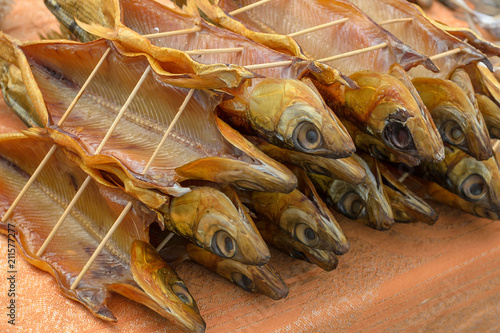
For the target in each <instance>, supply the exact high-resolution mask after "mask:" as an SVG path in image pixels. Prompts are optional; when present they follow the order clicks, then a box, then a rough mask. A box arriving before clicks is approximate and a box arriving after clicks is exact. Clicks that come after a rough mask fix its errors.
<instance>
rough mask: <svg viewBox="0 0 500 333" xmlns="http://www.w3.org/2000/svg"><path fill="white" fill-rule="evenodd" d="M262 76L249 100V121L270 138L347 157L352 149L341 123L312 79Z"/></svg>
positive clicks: (305, 149)
mask: <svg viewBox="0 0 500 333" xmlns="http://www.w3.org/2000/svg"><path fill="white" fill-rule="evenodd" d="M304 82H307V81H300V80H292V79H265V80H263V81H261V82H259V83H258V84H256V85H255V87H254V89H253V91H252V93H251V97H250V103H249V113H250V118H251V122H252V124H253V126H254V128H256V130H257V132H258V133H259V134H260V135H261V136H263V137H265V138H266V139H267V140H268V141H269V142H271V143H274V144H276V145H278V146H282V147H283V148H288V149H293V150H297V151H300V152H304V153H308V154H315V155H320V156H325V157H332V158H342V157H348V156H350V155H351V154H352V153H353V152H354V151H355V149H356V148H355V146H354V143H353V142H352V140H351V137H350V136H349V134H348V133H347V131H346V129H345V128H344V127H343V125H342V123H341V122H340V121H339V120H338V118H337V117H336V116H335V115H334V114H333V112H332V111H331V110H330V109H329V108H328V107H327V106H326V104H325V102H324V101H323V99H322V98H321V96H320V94H319V92H318V91H317V90H316V88H315V87H314V85H313V84H312V83H309V84H306V83H304Z"/></svg>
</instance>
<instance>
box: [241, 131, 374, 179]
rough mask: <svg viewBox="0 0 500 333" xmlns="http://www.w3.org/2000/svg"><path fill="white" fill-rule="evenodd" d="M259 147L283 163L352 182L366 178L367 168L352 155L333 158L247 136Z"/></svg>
mask: <svg viewBox="0 0 500 333" xmlns="http://www.w3.org/2000/svg"><path fill="white" fill-rule="evenodd" d="M247 139H248V140H249V141H250V142H251V143H253V144H254V145H255V146H256V147H257V148H259V149H260V150H262V151H263V152H264V153H266V154H267V155H268V156H270V157H272V158H274V159H275V160H277V161H279V162H281V163H289V164H293V165H296V166H298V167H300V168H302V169H304V170H306V171H308V172H311V173H317V174H320V175H324V176H328V177H335V178H337V179H342V180H345V181H346V182H349V183H352V184H359V183H361V182H362V181H363V179H364V178H365V176H366V174H365V170H364V169H363V168H362V167H361V166H360V165H359V164H358V163H357V162H356V161H355V160H354V159H352V158H351V157H347V158H341V159H332V158H324V157H321V156H314V155H309V154H304V153H301V152H297V151H293V150H288V149H282V148H279V147H276V146H274V145H272V144H270V143H267V142H266V141H264V140H262V139H259V138H257V137H247Z"/></svg>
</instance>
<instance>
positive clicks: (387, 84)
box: [346, 71, 443, 160]
mask: <svg viewBox="0 0 500 333" xmlns="http://www.w3.org/2000/svg"><path fill="white" fill-rule="evenodd" d="M351 78H352V79H353V80H354V81H356V83H357V84H358V85H359V86H360V87H361V89H358V90H346V106H347V107H348V109H350V111H351V112H352V113H353V117H356V118H357V119H356V122H358V123H359V122H361V123H362V124H363V126H365V127H366V131H367V132H369V133H370V134H372V135H374V136H375V137H377V138H378V139H380V140H381V141H382V142H384V144H385V145H387V146H388V147H389V148H391V149H393V150H394V151H398V152H400V153H401V154H405V155H410V156H411V157H418V158H421V159H424V160H441V159H442V158H443V145H442V142H441V140H440V139H439V137H437V136H436V135H435V133H434V132H435V131H434V128H433V126H429V125H428V122H429V120H428V119H426V117H425V115H424V114H423V113H422V111H421V108H420V106H419V105H418V103H417V101H416V100H415V98H414V97H413V95H412V94H411V92H410V91H409V90H408V89H407V88H406V86H405V85H404V84H403V83H402V82H401V81H400V80H398V79H397V78H395V77H393V76H391V75H388V74H383V73H373V72H368V71H365V72H357V73H354V74H352V75H351Z"/></svg>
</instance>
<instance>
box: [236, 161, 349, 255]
mask: <svg viewBox="0 0 500 333" xmlns="http://www.w3.org/2000/svg"><path fill="white" fill-rule="evenodd" d="M290 168H291V170H292V171H293V172H294V173H295V175H296V176H297V179H298V180H299V185H298V187H297V189H295V190H293V191H292V192H290V193H288V194H283V193H277V192H257V191H253V192H245V191H241V192H239V196H240V198H241V200H242V202H243V203H244V204H245V206H247V207H249V208H250V209H251V210H252V211H253V212H254V213H255V214H256V215H257V219H259V220H266V221H269V223H275V224H277V225H279V227H280V229H281V230H282V231H283V232H285V233H286V234H288V235H290V236H291V237H293V238H294V239H295V240H297V241H299V242H301V243H302V244H304V245H306V246H309V247H313V248H315V249H319V250H325V251H329V252H334V253H335V254H344V253H346V252H347V251H348V250H349V243H348V241H347V238H346V237H345V235H344V233H343V232H342V229H341V228H340V226H339V224H338V223H337V221H336V220H335V218H334V217H333V215H332V214H331V213H330V211H329V210H328V207H327V206H326V205H325V203H324V202H323V200H322V199H321V198H320V196H319V195H318V193H317V192H316V189H315V188H314V185H313V184H312V183H311V181H310V180H309V178H308V177H307V174H306V173H305V171H303V170H302V169H299V168H297V167H290Z"/></svg>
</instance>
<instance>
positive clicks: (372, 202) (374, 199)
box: [366, 191, 394, 230]
mask: <svg viewBox="0 0 500 333" xmlns="http://www.w3.org/2000/svg"><path fill="white" fill-rule="evenodd" d="M367 194H368V197H367V198H366V205H367V207H366V208H367V219H368V221H369V223H370V226H371V227H373V228H375V229H377V230H388V229H389V228H390V227H391V226H392V224H393V223H394V216H393V213H392V209H391V206H390V204H389V203H388V202H387V199H386V198H385V196H383V195H381V194H380V193H379V192H378V191H369V192H368V193H367Z"/></svg>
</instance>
